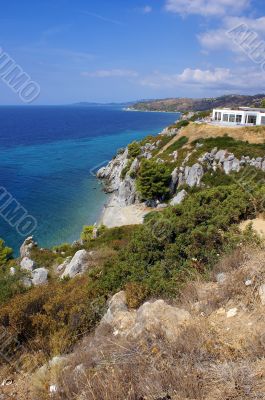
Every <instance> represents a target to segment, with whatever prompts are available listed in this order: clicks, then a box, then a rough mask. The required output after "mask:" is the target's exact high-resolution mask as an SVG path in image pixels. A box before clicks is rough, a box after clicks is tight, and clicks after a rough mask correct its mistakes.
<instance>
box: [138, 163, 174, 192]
mask: <svg viewBox="0 0 265 400" xmlns="http://www.w3.org/2000/svg"><path fill="white" fill-rule="evenodd" d="M170 180H171V174H170V171H169V169H168V167H167V166H166V165H164V164H158V163H156V161H153V160H147V159H143V160H142V162H141V167H140V173H139V178H138V182H137V186H138V190H139V192H140V193H141V196H142V199H143V200H157V199H164V198H165V197H166V196H167V195H168V194H169V184H170Z"/></svg>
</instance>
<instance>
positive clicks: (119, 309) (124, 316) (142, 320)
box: [100, 291, 190, 341]
mask: <svg viewBox="0 0 265 400" xmlns="http://www.w3.org/2000/svg"><path fill="white" fill-rule="evenodd" d="M189 318H190V314H189V313H188V312H187V311H186V310H183V309H179V308H177V307H173V306H170V305H168V304H167V303H165V302H164V300H157V301H155V302H153V303H151V302H146V303H144V304H143V305H142V306H141V307H140V308H139V309H138V310H137V311H135V310H128V307H127V303H126V295H125V292H124V291H122V292H119V293H117V294H116V295H114V296H113V297H112V299H111V300H110V302H109V308H108V311H107V313H106V314H105V315H104V317H103V318H102V320H101V324H100V325H102V324H109V325H111V327H112V328H113V333H114V335H121V336H132V337H134V338H138V337H140V336H142V335H145V334H148V335H150V336H156V335H159V334H161V333H162V334H163V335H165V336H166V337H167V339H168V340H171V341H174V340H175V339H176V337H177V335H178V333H179V327H180V326H181V325H182V324H183V323H185V321H187V320H188V319H189Z"/></svg>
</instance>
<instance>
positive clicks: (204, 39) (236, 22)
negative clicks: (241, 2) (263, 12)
mask: <svg viewBox="0 0 265 400" xmlns="http://www.w3.org/2000/svg"><path fill="white" fill-rule="evenodd" d="M242 24H244V25H245V26H246V27H248V30H250V31H253V32H255V33H256V34H257V35H258V37H259V38H260V39H265V17H261V18H253V19H251V18H244V17H227V18H225V19H224V20H223V26H222V27H221V28H219V29H213V30H210V31H208V32H204V33H202V34H200V35H198V39H199V42H200V44H201V45H202V47H203V48H204V49H207V50H219V49H226V50H231V51H233V52H235V53H240V52H242V49H241V48H240V46H236V45H235V44H234V42H233V40H231V36H229V35H228V32H229V31H230V30H232V29H234V28H236V27H239V26H240V25H242Z"/></svg>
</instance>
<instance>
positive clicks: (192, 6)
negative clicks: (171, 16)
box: [166, 0, 250, 16]
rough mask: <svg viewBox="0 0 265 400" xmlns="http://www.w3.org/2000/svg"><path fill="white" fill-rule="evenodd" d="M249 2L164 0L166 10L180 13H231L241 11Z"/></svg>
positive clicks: (230, 0) (244, 0) (231, 0)
mask: <svg viewBox="0 0 265 400" xmlns="http://www.w3.org/2000/svg"><path fill="white" fill-rule="evenodd" d="M249 4H250V0H237V1H234V0H166V10H167V11H169V12H173V13H177V14H180V15H187V14H199V15H203V16H215V15H216V16H217V15H231V14H235V13H236V14H238V13H240V12H242V11H243V10H244V9H246V8H247V7H248V6H249Z"/></svg>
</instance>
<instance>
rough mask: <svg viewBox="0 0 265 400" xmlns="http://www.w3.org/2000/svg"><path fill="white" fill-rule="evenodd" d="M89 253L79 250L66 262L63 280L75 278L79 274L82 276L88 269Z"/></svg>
mask: <svg viewBox="0 0 265 400" xmlns="http://www.w3.org/2000/svg"><path fill="white" fill-rule="evenodd" d="M88 257H89V253H88V252H87V251H86V250H78V251H77V252H76V253H75V255H74V257H73V258H72V259H71V260H69V262H65V270H64V272H63V274H62V278H66V277H69V278H74V277H75V276H76V275H78V274H82V273H83V272H85V270H86V269H87V268H88Z"/></svg>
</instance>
